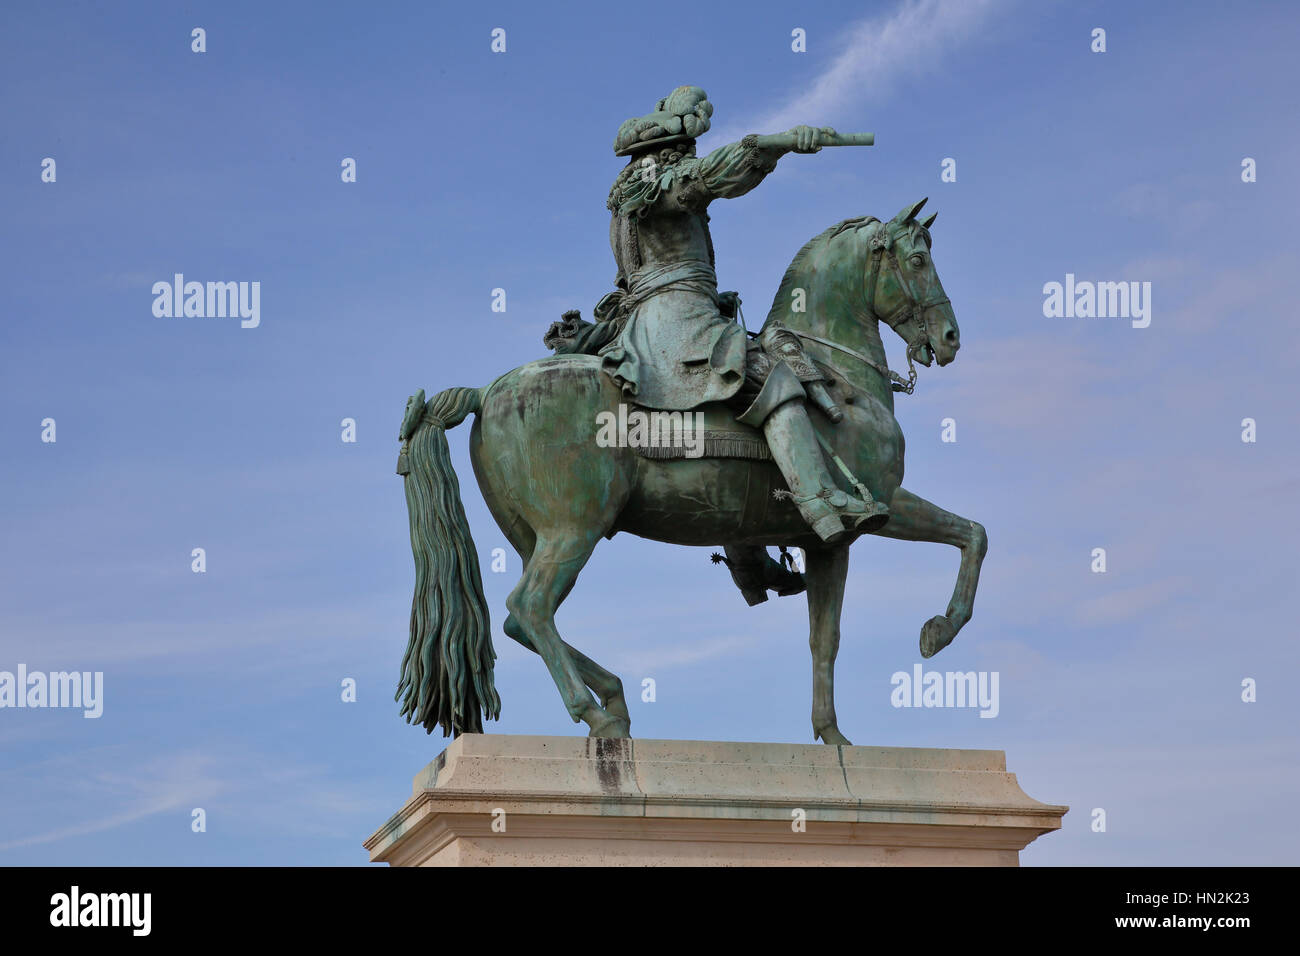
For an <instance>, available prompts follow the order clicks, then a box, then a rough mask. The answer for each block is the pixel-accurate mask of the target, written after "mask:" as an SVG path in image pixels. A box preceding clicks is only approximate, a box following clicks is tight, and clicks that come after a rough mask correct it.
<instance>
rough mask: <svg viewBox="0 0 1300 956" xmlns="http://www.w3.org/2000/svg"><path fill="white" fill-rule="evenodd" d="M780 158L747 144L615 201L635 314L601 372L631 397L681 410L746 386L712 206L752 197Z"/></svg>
mask: <svg viewBox="0 0 1300 956" xmlns="http://www.w3.org/2000/svg"><path fill="white" fill-rule="evenodd" d="M781 153H782V151H780V150H771V149H764V148H761V147H759V146H757V145H756V144H753V143H750V142H746V141H745V140H741V141H740V142H737V143H731V144H729V145H727V146H722V147H720V148H718V149H716V150H714V151H713V152H711V153H709V154H708V155H707V156H703V157H699V158H695V157H690V158H687V159H683V160H680V161H679V162H677V163H675V164H674V165H672V166H670V167H669V168H668V169H666V170H665V171H664V172H662V173H661V174H659V175H658V177H657V178H654V179H652V180H650V181H648V182H637V181H635V180H634V181H633V182H632V183H631V184H630V188H625V189H624V190H623V191H622V195H621V196H620V195H618V194H617V193H616V194H615V196H614V197H613V203H612V205H613V210H612V211H613V216H612V218H611V220H610V231H609V237H610V246H611V248H612V249H613V252H614V259H615V260H616V261H617V263H618V269H619V271H618V284H619V287H620V288H622V289H623V290H624V291H625V293H626V296H627V297H626V299H625V300H624V301H625V306H626V307H627V308H628V310H629V317H628V319H627V322H626V324H625V325H624V327H623V332H622V334H621V335H620V336H619V338H618V339H616V340H615V341H614V342H613V343H611V345H609V346H607V347H606V348H605V349H604V350H603V353H602V355H603V357H602V368H604V370H605V371H606V372H607V373H608V374H609V375H610V376H611V377H612V378H613V379H614V381H615V382H616V383H618V385H619V386H620V388H621V389H622V390H623V394H624V395H625V396H627V397H628V399H629V400H632V401H634V402H636V404H638V405H643V406H646V407H648V408H656V409H665V410H669V411H672V410H684V409H688V408H694V407H695V406H697V405H700V404H702V403H704V402H717V401H725V400H727V399H729V398H731V397H732V396H733V395H734V394H735V393H736V391H737V390H738V389H739V388H740V386H741V384H742V382H743V381H744V373H745V351H746V348H747V345H748V342H747V339H746V336H745V330H744V328H743V327H742V326H741V325H739V324H738V323H737V322H736V321H734V320H732V319H727V318H724V317H723V316H722V314H721V313H720V312H719V310H718V279H717V275H716V274H715V272H714V267H713V242H712V239H711V237H710V235H709V214H708V206H709V203H711V202H712V201H713V200H715V199H731V198H733V197H736V196H743V195H744V194H745V193H747V192H749V191H750V190H751V189H753V188H754V187H755V186H757V185H758V184H759V183H760V182H761V181H762V179H763V177H764V176H766V175H767V174H768V173H770V172H771V171H772V170H773V169H774V168H775V166H776V162H777V159H778V158H779V157H780V156H781Z"/></svg>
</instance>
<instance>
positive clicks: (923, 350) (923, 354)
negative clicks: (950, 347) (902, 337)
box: [913, 342, 952, 368]
mask: <svg viewBox="0 0 1300 956" xmlns="http://www.w3.org/2000/svg"><path fill="white" fill-rule="evenodd" d="M913 358H915V359H916V360H917V361H918V362H920V363H921V364H922V365H924V366H925V367H926V368H929V367H930V363H931V362H933V361H934V358H935V355H934V349H932V348H931V347H930V343H929V342H926V343H924V344H923V345H921V347H920V348H918V349H917V350H916V353H915V354H914V355H913ZM948 361H949V362H951V361H952V359H949V360H948ZM939 364H940V365H946V364H947V362H940V363H939Z"/></svg>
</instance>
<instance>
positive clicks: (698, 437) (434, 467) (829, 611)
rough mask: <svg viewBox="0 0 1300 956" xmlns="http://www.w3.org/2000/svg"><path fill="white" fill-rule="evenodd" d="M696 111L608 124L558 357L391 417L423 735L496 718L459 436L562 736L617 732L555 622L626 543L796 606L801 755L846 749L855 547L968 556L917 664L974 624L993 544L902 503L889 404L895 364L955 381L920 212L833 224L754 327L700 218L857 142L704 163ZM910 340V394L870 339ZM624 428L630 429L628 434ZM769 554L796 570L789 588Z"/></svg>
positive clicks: (617, 707)
mask: <svg viewBox="0 0 1300 956" xmlns="http://www.w3.org/2000/svg"><path fill="white" fill-rule="evenodd" d="M712 113H713V106H712V104H710V103H709V101H708V99H707V97H706V95H705V93H704V91H703V90H701V89H699V88H698V87H690V86H684V87H678V88H677V89H676V90H674V91H673V92H672V93H671V94H670V95H669V96H668V97H666V98H664V99H663V100H660V101H659V103H658V105H657V107H656V109H655V111H654V112H652V113H650V114H648V115H647V116H644V117H640V118H636V119H631V120H628V121H627V122H625V123H624V124H623V125H622V127H621V128H620V129H619V131H618V135H617V137H616V139H615V142H614V149H615V153H616V154H617V155H619V156H626V157H627V158H628V162H627V165H626V166H625V167H624V168H623V170H622V171H621V172H619V173H618V175H617V177H616V178H615V180H614V183H613V186H612V188H611V189H610V192H609V199H608V202H607V206H608V209H609V211H610V246H611V249H612V250H613V254H614V260H615V263H616V266H617V273H616V277H615V288H614V290H613V291H612V292H610V293H609V294H608V295H606V296H605V297H604V298H603V299H602V300H601V301H600V303H599V304H598V305H597V306H596V308H595V310H594V313H593V318H594V319H595V321H593V322H586V321H583V320H582V319H581V317H580V315H579V314H578V313H576V312H570V313H566V314H565V316H564V317H563V319H562V320H561V321H560V322H557V323H555V324H553V325H552V326H551V328H550V330H549V331H548V332H547V334H546V336H545V339H544V340H545V344H546V345H547V346H548V347H550V348H551V349H552V350H553V351H554V352H555V353H556V354H555V355H554V356H552V357H549V358H542V359H539V360H537V361H534V362H529V363H528V364H526V365H523V366H521V367H519V368H517V369H514V370H513V371H510V372H507V373H506V374H504V375H502V376H501V377H500V378H498V379H497V380H496V381H494V382H492V383H491V384H490V385H487V386H484V387H482V388H450V389H447V390H445V391H442V392H439V393H438V394H436V395H434V396H433V397H432V398H431V399H428V400H427V401H426V400H425V395H424V392H423V391H420V392H418V393H417V394H416V395H414V396H412V397H411V399H410V400H409V401H408V402H407V407H406V415H405V418H404V420H403V422H402V427H401V432H400V439H401V441H402V443H403V444H402V453H401V456H400V458H399V461H398V473H399V474H402V475H404V476H405V485H406V500H407V506H408V510H409V514H410V525H411V545H412V549H413V551H414V555H415V568H416V581H415V597H414V601H413V604H412V609H411V630H410V640H409V643H408V646H407V650H406V654H405V657H404V659H403V662H402V670H401V679H400V683H399V687H398V692H397V697H398V699H399V700H400V701H401V703H402V714H403V716H405V717H406V718H407V720H409V721H411V722H414V723H419V724H422V725H423V726H424V727H425V728H426V730H428V731H429V732H432V730H433V728H434V727H435V726H440V727H441V728H442V731H443V733H444V735H445V734H448V733H455V734H459V733H462V732H470V733H480V732H482V729H483V719H484V718H485V717H486V718H489V719H495V718H496V717H497V716H498V715H499V713H500V700H499V698H498V696H497V692H496V689H495V687H494V684H493V661H494V659H495V653H494V651H493V649H492V642H491V636H490V625H489V615H488V609H487V605H486V601H485V599H484V596H483V589H482V581H481V576H480V572H479V566H478V558H477V552H476V549H475V545H474V541H473V538H472V537H471V535H470V529H469V526H468V522H467V520H466V517H465V511H464V508H463V506H462V504H461V499H460V487H459V483H458V481H457V478H456V475H455V472H454V471H453V470H452V467H451V461H450V457H449V452H448V446H447V439H446V430H447V429H449V428H453V427H455V426H456V425H458V424H460V423H461V422H462V421H463V420H464V419H465V418H466V417H467V416H469V415H471V414H473V415H476V416H477V417H476V419H475V421H474V426H473V428H472V430H471V432H470V458H471V461H472V462H473V466H474V473H475V476H476V477H477V479H478V484H479V488H480V490H481V491H482V493H483V498H484V500H485V501H486V502H487V505H488V508H489V509H490V511H491V512H492V515H493V516H494V517H495V519H496V521H497V524H498V525H499V526H500V528H501V531H502V533H503V534H504V535H505V536H506V538H507V539H508V540H509V541H510V543H511V545H512V546H513V547H514V548H515V550H516V551H518V552H519V556H520V558H521V559H522V561H523V568H524V570H523V575H522V577H521V578H520V580H519V583H518V584H517V585H516V586H515V588H514V590H513V591H512V592H511V594H510V596H509V597H508V598H507V600H506V607H507V609H508V611H509V614H508V616H507V617H506V620H505V624H504V630H505V632H506V634H508V635H509V636H510V637H512V638H514V639H515V640H516V641H518V642H519V643H520V644H522V645H523V646H524V647H526V648H528V649H530V650H532V651H535V652H536V653H537V654H538V655H540V656H541V658H542V660H543V661H544V662H545V663H546V666H547V669H548V670H549V671H550V673H551V677H552V679H553V680H554V681H555V683H556V686H557V687H558V688H559V690H560V695H561V697H562V698H563V700H564V704H565V707H566V708H567V709H568V712H569V714H570V716H571V717H572V718H573V720H574V721H575V722H577V721H584V722H585V723H586V724H587V725H588V727H589V728H590V735H591V736H594V737H627V736H629V727H630V718H629V715H628V709H627V703H626V701H625V699H624V696H623V684H622V682H621V681H620V680H619V678H618V677H617V676H616V675H614V674H612V673H610V672H609V671H607V670H606V669H605V668H603V667H601V666H600V665H599V664H597V663H596V662H595V661H593V660H592V659H591V658H589V657H587V656H586V655H585V654H583V653H582V652H581V651H579V650H577V649H576V648H574V647H572V646H570V645H569V644H567V643H565V641H564V640H563V639H562V638H561V636H560V634H559V632H558V631H557V630H556V627H555V611H556V609H557V608H558V607H559V605H560V603H561V602H562V601H563V600H564V599H565V597H567V596H568V594H569V592H570V590H572V588H573V586H574V584H575V583H576V581H577V579H578V575H579V573H580V572H581V571H582V569H583V567H584V566H585V565H586V563H587V561H588V560H589V559H590V558H591V555H592V553H593V551H594V550H595V548H596V545H597V544H599V542H600V540H601V539H602V538H608V537H612V536H613V535H615V534H617V533H619V532H626V533H629V534H634V535H638V536H640V537H644V538H651V539H654V540H657V541H666V542H669V543H672V544H683V545H695V546H714V547H721V548H722V551H723V554H718V555H715V556H714V557H715V560H717V561H720V562H725V563H726V565H727V567H728V568H729V569H730V570H731V573H732V577H733V579H734V580H735V582H736V584H737V585H738V586H739V587H740V589H741V592H742V595H743V597H744V598H745V600H746V601H747V602H748V603H749V604H751V605H753V604H757V603H760V602H762V601H765V600H767V592H768V590H773V591H776V592H777V593H778V594H795V593H799V592H802V591H805V590H806V592H807V595H808V611H809V620H810V627H811V647H812V656H813V704H812V724H813V735H814V737H815V738H819V739H821V740H822V741H823V742H825V743H827V744H847V743H848V740H847V739H846V738H845V737H844V735H843V734H842V733H841V732H840V730H839V727H838V726H837V724H836V717H835V704H834V663H835V656H836V653H837V651H838V648H839V640H840V611H841V607H842V605H843V599H844V587H845V580H846V577H847V573H848V555H849V547H850V546H851V545H852V543H853V542H854V541H855V540H857V538H859V537H860V536H862V535H864V534H874V535H877V536H881V537H888V538H901V539H904V540H908V541H933V542H940V543H944V544H950V545H953V546H954V547H956V548H958V549H959V550H960V552H961V565H960V569H959V570H958V573H957V583H956V587H955V588H954V590H953V594H952V598H951V600H950V601H949V603H948V606H947V609H946V610H945V612H944V613H943V614H941V615H936V616H934V617H932V618H930V619H929V620H928V621H927V622H926V623H925V624H924V625H923V626H922V628H921V637H920V645H921V654H922V655H923V656H924V657H931V656H933V655H934V654H936V653H937V652H938V651H940V650H942V649H943V648H944V647H946V646H947V645H948V644H949V643H951V642H952V640H953V638H954V637H955V636H956V634H957V632H958V631H959V630H960V629H961V628H962V627H963V626H964V625H965V624H966V623H967V622H968V621H969V620H970V617H971V611H972V607H973V604H974V599H975V590H976V586H977V584H978V580H979V571H980V564H981V562H982V560H983V558H984V553H985V550H986V546H987V542H986V538H985V534H984V529H983V528H982V527H981V526H980V525H979V524H978V523H976V522H974V521H970V520H968V519H966V518H962V517H960V516H958V515H954V514H951V513H949V512H947V511H944V510H943V509H942V508H939V507H937V506H936V505H933V504H931V503H930V502H928V501H926V500H925V499H923V498H921V497H919V496H917V495H915V494H913V493H912V492H910V491H908V490H907V489H906V488H904V487H903V486H902V481H903V449H904V442H903V433H902V431H901V429H900V428H899V425H898V422H897V420H896V419H895V418H894V394H895V393H896V392H903V393H910V392H911V391H912V389H913V388H914V386H915V383H916V370H915V366H914V363H920V364H921V365H923V366H927V367H928V366H929V365H930V364H931V362H937V364H938V365H940V366H943V365H947V364H949V363H950V362H951V361H952V360H953V359H954V357H955V356H956V354H957V350H958V348H959V347H960V332H959V330H958V327H957V321H956V318H955V317H954V315H953V309H952V305H951V303H950V302H949V300H948V297H947V295H946V294H945V293H944V290H943V286H942V284H941V283H940V281H939V276H938V274H937V273H936V272H935V268H934V262H933V260H932V259H931V256H930V247H931V235H930V227H931V226H932V225H933V224H934V221H935V216H934V215H930V216H929V217H927V218H925V219H918V218H917V214H918V213H919V212H920V210H921V207H922V206H923V205H924V204H925V200H921V201H920V202H916V203H912V204H910V205H908V206H906V207H904V208H903V209H902V210H901V211H900V212H899V213H898V214H897V215H896V216H894V217H893V218H892V219H889V220H887V221H882V220H879V219H876V218H874V217H871V216H861V217H857V218H853V219H846V220H844V221H842V222H839V223H836V224H835V225H833V226H831V227H830V228H828V229H826V230H825V231H823V232H822V233H820V234H819V235H817V236H814V237H813V238H812V239H811V240H809V241H808V242H807V243H805V244H804V245H803V247H802V248H801V249H799V251H798V252H797V253H796V254H795V256H794V259H793V261H792V262H791V263H790V267H789V268H788V269H787V270H786V273H785V276H784V277H783V278H782V280H781V285H780V287H779V288H778V290H777V293H776V296H775V298H774V300H773V303H772V307H771V309H770V310H769V311H768V315H767V319H766V321H765V322H764V323H763V326H762V328H761V329H760V331H759V332H758V333H756V334H754V335H753V336H751V335H749V334H747V333H746V330H745V327H744V325H743V323H742V322H741V321H738V312H739V297H738V296H737V295H736V294H735V293H727V292H724V293H720V292H719V291H718V284H717V277H716V275H715V273H714V255H713V243H712V239H711V237H710V234H709V211H708V210H709V206H710V204H712V203H713V201H714V200H716V199H732V198H736V197H739V196H743V195H744V194H745V193H747V192H749V191H750V190H751V189H753V188H754V187H756V186H757V185H758V184H759V183H761V182H762V181H763V179H764V178H765V177H767V176H768V175H769V174H770V173H772V171H773V170H774V169H775V168H776V166H777V163H778V161H779V160H780V158H781V157H782V156H784V155H785V154H786V153H790V152H794V153H816V152H818V151H819V150H820V149H821V148H822V147H823V146H828V145H829V146H838V145H869V144H870V143H871V142H872V137H871V135H870V134H851V135H848V136H841V135H840V134H837V133H835V131H834V130H831V129H828V128H819V129H815V128H812V127H808V126H798V127H795V128H794V129H793V130H790V131H789V132H787V133H779V134H774V135H767V136H755V135H751V136H746V137H745V138H743V139H741V140H740V141H739V142H736V143H731V144H728V145H725V146H722V147H719V148H718V149H716V150H714V151H713V152H711V153H709V154H707V155H706V156H703V157H698V156H697V155H696V152H695V140H696V138H697V137H698V136H699V135H701V134H702V133H704V132H705V131H706V130H707V129H708V128H709V123H710V117H711V116H712ZM881 323H884V325H886V326H888V327H889V328H891V329H892V330H893V331H894V332H895V333H896V334H897V335H898V336H900V337H901V338H902V339H903V340H904V342H905V343H906V355H907V361H908V366H909V370H910V371H909V375H908V377H907V379H904V378H903V377H902V376H900V375H898V374H897V373H895V372H893V371H892V370H890V368H889V367H888V364H887V361H886V356H885V351H884V347H883V344H882V342H881V334H880V325H881ZM629 422H631V423H632V425H631V427H628V425H627V423H629ZM769 547H777V548H780V549H781V553H782V555H783V556H786V555H787V551H786V549H787V548H789V547H795V548H800V549H802V550H803V552H804V555H805V559H806V560H805V568H804V571H803V573H802V574H800V573H798V572H796V571H795V570H794V568H793V567H792V566H791V562H789V561H785V562H783V563H778V562H776V561H774V560H773V559H772V558H771V557H770V556H769V554H768V551H767V549H768V548H769Z"/></svg>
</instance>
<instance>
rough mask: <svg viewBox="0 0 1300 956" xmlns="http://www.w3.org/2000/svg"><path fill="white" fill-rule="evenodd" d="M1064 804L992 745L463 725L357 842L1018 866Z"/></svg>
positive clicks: (466, 857) (429, 858)
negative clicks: (576, 733)
mask: <svg viewBox="0 0 1300 956" xmlns="http://www.w3.org/2000/svg"><path fill="white" fill-rule="evenodd" d="M1067 809H1068V808H1067V807H1062V806H1054V805H1050V804H1046V803H1039V802H1038V801H1037V800H1033V799H1031V798H1030V797H1029V796H1027V795H1026V794H1025V793H1024V791H1022V790H1021V789H1020V785H1019V784H1018V783H1016V778H1015V775H1014V774H1011V773H1007V770H1006V757H1005V755H1004V754H1003V753H1002V752H1001V751H998V750H923V749H912V748H902V747H827V746H824V745H820V744H753V743H714V742H708V741H694V740H593V739H590V738H586V737H524V736H512V735H505V734H466V735H464V736H462V737H459V738H457V739H456V740H455V741H454V742H453V743H452V744H451V746H449V747H448V748H447V749H446V750H445V751H444V752H443V753H442V754H441V755H440V756H439V757H438V759H437V760H435V761H434V762H433V763H431V764H429V765H428V766H427V767H425V768H424V769H423V770H421V771H420V773H419V774H417V775H416V777H415V788H414V794H413V795H412V797H411V799H410V800H408V801H407V803H406V805H405V806H404V807H402V809H401V810H399V811H398V812H397V814H396V815H395V816H393V818H392V819H390V820H389V821H388V822H387V823H386V824H384V826H383V827H381V828H380V829H379V831H378V832H376V833H375V834H374V835H373V836H372V837H370V839H369V840H367V841H366V843H365V846H366V849H367V850H369V851H370V859H371V860H372V861H376V862H383V863H389V864H391V865H393V866H550V865H560V866H681V865H690V866H789V865H809V866H1017V865H1018V864H1019V861H1020V850H1022V849H1023V848H1024V847H1025V846H1027V845H1028V844H1029V843H1030V842H1032V841H1033V840H1034V839H1035V838H1036V837H1038V836H1040V835H1041V834H1044V833H1048V832H1050V831H1052V830H1056V829H1059V828H1060V826H1061V817H1062V816H1063V815H1064V814H1065V812H1066V810H1067Z"/></svg>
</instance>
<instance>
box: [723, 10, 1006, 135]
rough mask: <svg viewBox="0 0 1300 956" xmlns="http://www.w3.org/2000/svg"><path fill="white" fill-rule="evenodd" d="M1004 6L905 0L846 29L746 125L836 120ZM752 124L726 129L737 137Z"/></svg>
mask: <svg viewBox="0 0 1300 956" xmlns="http://www.w3.org/2000/svg"><path fill="white" fill-rule="evenodd" d="M1005 6H1007V3H1006V2H1004V0H906V2H904V3H902V4H900V5H898V6H897V7H895V8H894V9H893V10H891V11H890V12H888V13H885V14H882V15H878V16H873V17H868V18H866V19H864V20H859V21H857V22H856V23H854V24H852V25H851V26H849V27H848V28H846V34H847V35H846V37H845V38H844V40H843V41H842V46H841V47H840V51H839V52H838V53H837V54H836V55H835V57H834V58H833V59H832V60H831V62H830V64H829V65H828V66H827V67H826V69H825V70H823V71H822V73H821V74H820V75H819V76H818V77H817V79H816V80H815V81H814V82H813V84H812V85H811V86H810V87H809V88H807V89H806V90H804V91H802V92H800V93H797V94H796V95H794V96H793V97H791V98H790V99H788V100H787V101H786V102H785V103H783V104H781V105H780V106H779V107H777V108H776V109H775V110H774V111H772V112H771V113H769V114H767V115H766V116H763V117H761V118H760V119H759V120H757V121H756V122H753V123H751V124H749V125H750V126H752V128H753V129H761V130H778V129H785V128H787V127H790V126H793V125H795V124H797V123H811V122H817V123H834V122H838V121H840V120H841V119H843V118H845V112H846V110H848V109H850V108H851V107H855V106H857V105H858V104H861V103H864V102H869V101H872V100H875V101H879V100H880V99H881V98H883V97H885V96H886V95H888V94H889V93H890V91H892V90H894V89H896V88H897V84H898V83H899V82H900V81H902V80H906V79H907V78H908V77H910V76H914V75H916V74H917V73H918V72H921V71H922V70H924V69H926V68H932V67H935V66H936V65H937V64H940V63H942V60H943V57H944V56H945V55H947V54H949V53H951V52H952V51H953V50H954V49H955V48H957V47H958V46H960V45H961V44H962V43H963V42H965V41H967V40H969V39H970V37H971V36H972V35H973V34H974V33H976V32H977V30H978V29H979V28H980V27H981V26H983V25H985V24H986V23H987V22H988V20H989V19H990V17H991V16H992V14H993V13H994V12H995V11H997V10H998V9H1000V8H1003V7H1005ZM751 131H752V130H750V129H744V130H742V129H740V128H739V127H736V128H735V129H728V130H727V131H726V132H725V134H724V135H725V136H726V138H735V136H738V135H742V134H743V133H746V132H751Z"/></svg>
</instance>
